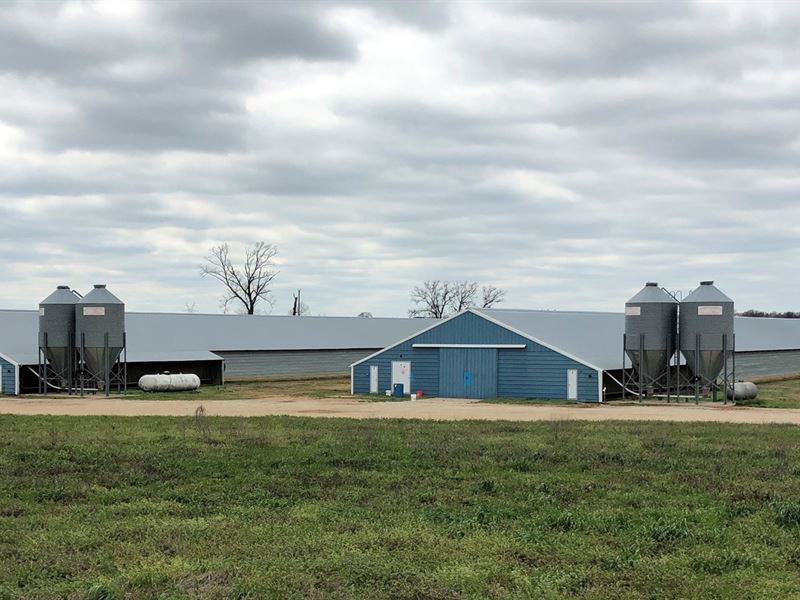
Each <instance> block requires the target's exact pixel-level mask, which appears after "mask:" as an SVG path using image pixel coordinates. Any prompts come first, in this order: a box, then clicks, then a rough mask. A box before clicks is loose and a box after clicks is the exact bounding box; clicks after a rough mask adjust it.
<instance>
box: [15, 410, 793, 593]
mask: <svg viewBox="0 0 800 600" xmlns="http://www.w3.org/2000/svg"><path fill="white" fill-rule="evenodd" d="M799 596H800V448H798V429H797V428H795V427H789V426H731V425H710V424H644V423H627V424H616V423H578V422H575V423H564V422H556V423H526V424H522V423H507V422H496V423H489V422H460V423H457V422H442V423H436V422H423V421H382V420H370V421H357V420H339V419H330V420H328V419H296V418H282V417H274V418H260V419H219V418H215V419H209V418H205V417H201V418H185V419H168V418H127V419H126V418H109V417H88V418H70V417H12V416H0V598H3V599H5V598H26V599H45V598H46V599H51V598H70V599H71V598H74V599H84V598H86V599H95V600H97V599H110V598H137V599H138V598H152V599H168V598H169V599H173V598H174V599H177V598H370V599H378V598H431V599H435V598H439V599H447V598H575V597H578V598H598V599H599V598H609V597H619V598H669V597H681V598H731V597H741V598H769V599H774V598H786V597H799Z"/></svg>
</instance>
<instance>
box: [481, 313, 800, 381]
mask: <svg viewBox="0 0 800 600" xmlns="http://www.w3.org/2000/svg"><path fill="white" fill-rule="evenodd" d="M473 311H474V312H476V313H478V314H484V315H486V316H487V317H490V318H491V319H492V320H494V321H496V322H498V323H499V324H501V325H505V326H506V327H508V328H510V329H513V330H516V331H518V332H520V333H522V334H523V335H526V336H527V337H530V338H533V339H536V340H539V341H541V342H543V343H544V344H546V345H548V346H550V347H552V348H554V349H556V350H561V351H562V352H564V353H565V354H567V355H570V356H573V357H575V358H577V359H578V360H580V361H581V362H584V363H586V364H588V365H591V366H595V367H597V368H600V369H604V370H611V369H621V368H622V334H623V333H624V332H625V315H624V314H623V313H610V312H571V311H548V310H513V309H473ZM734 327H735V332H736V351H737V352H761V351H769V350H800V319H762V318H755V317H736V318H735V320H734Z"/></svg>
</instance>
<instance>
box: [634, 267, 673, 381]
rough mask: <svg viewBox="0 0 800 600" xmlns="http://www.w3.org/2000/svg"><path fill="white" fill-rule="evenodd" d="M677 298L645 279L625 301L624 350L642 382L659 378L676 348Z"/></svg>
mask: <svg viewBox="0 0 800 600" xmlns="http://www.w3.org/2000/svg"><path fill="white" fill-rule="evenodd" d="M677 326H678V301H677V300H675V299H674V298H673V297H672V296H670V295H669V294H668V293H666V292H665V291H664V290H662V289H661V288H659V287H658V284H657V283H654V282H649V283H647V284H646V285H645V287H644V288H642V290H641V291H640V292H639V293H638V294H636V295H635V296H634V297H633V298H631V299H630V300H628V301H627V302H626V303H625V352H626V354H627V355H628V357H629V358H630V359H631V363H632V365H633V368H634V369H635V370H636V372H637V373H638V372H639V371H640V369H641V373H642V375H643V376H644V380H645V383H650V382H653V381H655V380H656V379H658V378H659V377H661V376H662V375H663V374H664V372H665V371H666V369H667V367H668V365H669V361H670V358H672V356H673V355H674V353H675V352H676V350H677Z"/></svg>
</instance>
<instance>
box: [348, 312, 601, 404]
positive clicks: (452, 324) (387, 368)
mask: <svg viewBox="0 0 800 600" xmlns="http://www.w3.org/2000/svg"><path fill="white" fill-rule="evenodd" d="M413 344H525V346H526V347H525V349H524V350H522V349H517V350H512V349H499V350H497V392H496V394H497V396H501V397H509V398H553V399H566V397H567V369H577V370H578V399H579V400H580V401H581V402H597V401H598V397H597V390H598V383H597V371H595V370H594V369H592V368H591V367H587V366H586V365H583V364H582V363H579V362H577V361H575V360H572V359H571V358H567V357H566V356H564V355H562V354H559V353H558V352H555V351H553V350H550V349H549V348H545V347H544V346H541V345H539V344H537V343H535V342H532V341H531V340H529V339H528V338H525V337H522V336H520V335H517V334H516V333H514V332H512V331H509V330H508V329H505V328H504V327H500V326H499V325H495V324H494V323H492V322H491V321H488V320H486V319H484V318H483V317H480V316H478V315H475V314H473V313H465V314H463V315H460V316H458V317H456V318H454V319H451V320H449V321H447V322H445V323H442V324H441V325H438V326H436V327H434V328H433V329H430V330H428V331H425V332H422V333H420V334H418V335H417V336H415V337H413V338H411V339H410V340H408V341H406V342H403V343H402V344H400V345H398V346H396V347H394V348H390V349H388V350H385V351H383V352H381V353H380V354H378V355H377V356H375V357H373V358H371V359H370V360H367V361H365V362H363V363H361V364H359V365H356V366H355V367H354V368H353V390H354V391H355V393H357V394H366V393H369V367H370V365H378V372H379V388H380V390H381V391H382V390H387V389H389V386H390V383H391V381H390V380H391V361H393V360H410V361H411V390H412V391H417V390H422V391H423V393H424V394H425V395H427V396H438V395H440V390H439V374H440V363H439V353H440V349H438V348H416V349H414V348H412V346H413ZM444 376H445V377H449V376H452V374H445V375H444ZM462 376H463V373H462Z"/></svg>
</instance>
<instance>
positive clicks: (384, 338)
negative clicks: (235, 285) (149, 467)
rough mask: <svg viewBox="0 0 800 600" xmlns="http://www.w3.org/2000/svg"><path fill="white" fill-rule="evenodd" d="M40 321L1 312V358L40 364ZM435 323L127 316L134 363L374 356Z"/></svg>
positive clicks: (27, 313)
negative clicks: (277, 353) (212, 357)
mask: <svg viewBox="0 0 800 600" xmlns="http://www.w3.org/2000/svg"><path fill="white" fill-rule="evenodd" d="M38 315H39V313H38V312H37V311H33V310H30V311H28V310H0V353H3V354H5V355H6V356H8V357H9V358H10V359H12V360H14V361H15V362H17V363H18V364H36V362H37V358H36V355H37V348H36V344H37V339H38V330H39V320H38ZM434 322H436V320H435V319H387V318H358V317H291V316H260V315H204V314H189V313H137V312H129V313H126V314H125V329H126V330H127V340H128V359H129V360H130V361H131V362H147V361H170V360H175V361H178V360H183V361H187V360H209V357H208V353H209V352H217V351H218V352H224V351H237V350H238V351H246V350H356V349H359V350H360V349H364V350H372V349H377V348H383V347H384V346H387V345H388V344H390V343H391V342H393V341H394V340H397V339H401V338H404V337H407V336H409V335H411V334H413V333H415V332H417V331H420V330H422V329H424V328H426V327H428V326H430V325H431V324H432V323H434ZM168 357H172V358H168Z"/></svg>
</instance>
